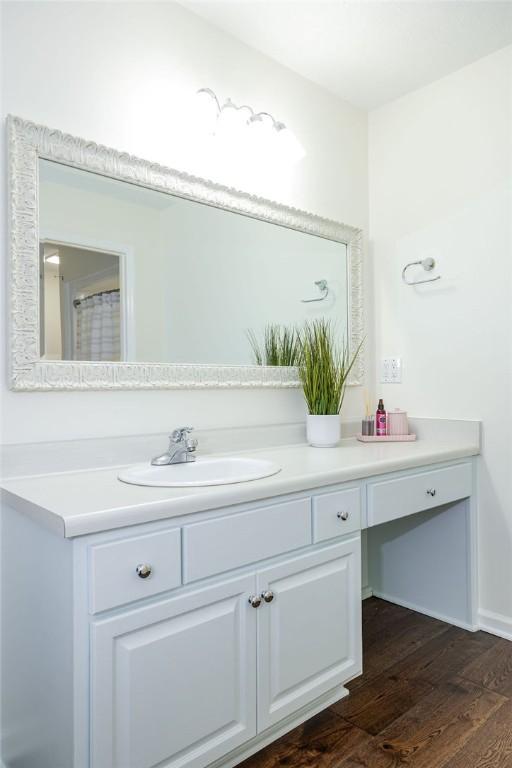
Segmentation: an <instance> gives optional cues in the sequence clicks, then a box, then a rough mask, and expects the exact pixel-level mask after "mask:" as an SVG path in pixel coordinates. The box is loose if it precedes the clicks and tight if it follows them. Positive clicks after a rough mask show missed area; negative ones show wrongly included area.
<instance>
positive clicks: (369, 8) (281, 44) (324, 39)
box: [182, 0, 512, 109]
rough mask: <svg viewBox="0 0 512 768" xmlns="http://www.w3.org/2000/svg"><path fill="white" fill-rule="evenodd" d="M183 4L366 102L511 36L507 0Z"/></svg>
mask: <svg viewBox="0 0 512 768" xmlns="http://www.w3.org/2000/svg"><path fill="white" fill-rule="evenodd" d="M182 4H183V5H185V6H186V7H187V8H189V9H190V10H193V11H194V12H195V13H197V14H199V15H200V16H202V17H203V18H205V19H207V20H208V21H210V22H211V23H212V24H214V25H215V26H217V27H219V28H221V29H223V30H224V31H226V32H228V33H230V34H231V35H233V36H234V37H236V38H238V39H239V40H241V41H242V42H244V43H246V44H247V45H249V46H251V47H252V48H255V49H257V50H258V51H261V52H262V53H264V54H266V55H267V56H269V57H271V58H272V59H275V60H276V61H278V62H280V63H281V64H284V65H285V66H287V67H289V68H290V69H292V70H294V71H295V72H297V73H298V74H300V75H302V76H303V77H306V78H308V79H309V80H312V81H313V82H315V83H317V84H318V85H321V86H323V87H324V88H327V89H328V90H329V91H331V92H333V93H335V94H337V95H338V96H340V97H341V98H342V99H345V100H346V101H349V102H351V103H352V104H355V105H356V106H359V107H363V108H365V109H373V108H374V107H378V106H380V105H382V104H385V103H386V102H388V101H391V100H392V99H396V98H398V97H399V96H403V95H404V94H405V93H408V92H409V91H412V90H415V89H416V88H420V87H421V86H423V85H426V84H427V83H430V82H433V81H434V80H437V79H439V78H440V77H444V76H445V75H447V74H449V73H450V72H454V71H455V70H457V69H460V68H461V67H463V66H465V65H466V64H469V63H471V62H472V61H476V60H477V59H479V58H481V57H482V56H486V55H487V54H489V53H492V52H493V51H496V50H498V49H499V48H503V47H504V46H506V45H509V44H511V43H512V0H502V1H501V2H495V1H494V0H464V1H462V0H430V1H427V0H407V2H404V0H380V1H378V0H348V2H347V0H337V1H335V0H317V1H316V2H315V1H314V0H313V1H311V0H310V1H309V2H302V1H301V0H183V3H182Z"/></svg>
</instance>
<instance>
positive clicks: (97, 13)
mask: <svg viewBox="0 0 512 768" xmlns="http://www.w3.org/2000/svg"><path fill="white" fill-rule="evenodd" d="M2 5H3V8H2V11H3V16H4V25H3V26H4V36H3V38H4V39H3V44H2V49H3V66H2V68H3V75H4V94H3V105H2V114H4V115H5V114H7V113H13V114H17V115H20V116H21V117H24V118H28V119H31V120H34V121H36V122H40V123H43V124H46V125H49V126H52V127H55V128H59V129H61V130H64V131H67V132H70V133H72V134H75V135H78V136H83V137H85V138H87V139H91V140H94V141H96V142H99V143H102V144H106V145H108V146H113V147H116V148H118V149H121V150H125V151H128V152H131V153H133V154H136V155H139V156H141V157H144V158H146V159H149V160H154V161H158V162H161V163H163V164H165V165H169V166H173V167H178V168H182V169H184V170H190V171H192V172H194V173H198V174H200V175H202V176H207V177H210V178H214V179H216V180H218V181H221V182H223V183H227V184H230V185H233V186H237V187H240V188H243V189H244V190H247V191H249V192H254V193H257V194H260V195H263V196H265V197H270V198H273V199H276V200H279V201H280V202H283V203H287V204H291V205H294V206H297V207H299V208H304V209H306V210H310V211H312V212H314V213H317V214H321V215H323V216H327V217H330V218H334V219H338V220H341V221H343V222H345V223H347V224H350V225H354V226H359V227H362V228H363V229H364V230H365V231H366V229H367V194H368V193H367V119H366V114H365V113H364V112H362V111H360V110H357V109H355V108H352V107H350V106H348V105H345V104H343V103H342V102H340V101H339V100H337V99H336V98H335V97H333V96H331V95H330V94H328V93H327V92H324V91H322V90H321V89H320V88H318V87H316V86H314V85H312V84H311V83H309V82H308V81H306V80H304V79H302V78H300V77H298V76H297V75H295V74H293V73H291V72H290V71H288V70H287V69H286V68H284V67H281V66H279V65H277V64H275V63H273V62H272V61H270V60H269V59H267V58H265V57H264V56H262V55H260V54H258V53H257V52H255V51H252V50H251V49H249V48H247V47H246V46H244V45H242V44H241V43H238V42H237V41H235V40H234V39H232V38H230V37H229V36H227V35H225V34H224V33H222V32H220V31H218V30H215V29H214V28H213V27H210V26H209V25H207V24H206V23H205V22H203V21H202V20H200V19H199V18H198V17H196V16H194V15H193V14H191V13H190V12H188V11H186V10H184V9H183V8H181V7H179V6H177V5H174V4H171V3H147V2H145V3H101V2H100V3H80V2H74V3H59V2H48V3H45V2H41V3H39V2H36V3H25V2H12V3H9V2H8V3H3V4H2ZM41 41H44V44H42V42H41ZM63 61H65V62H66V66H65V67H63V66H62V62H63ZM205 86H207V87H211V88H213V89H214V90H215V91H216V92H217V93H218V94H219V96H220V97H221V98H222V99H224V98H226V97H228V96H230V97H231V98H233V99H234V100H235V101H238V102H249V103H250V104H252V105H253V106H254V107H255V108H256V109H258V110H268V111H270V112H272V113H274V114H275V115H276V116H277V117H278V118H279V119H281V120H283V121H284V122H285V123H287V124H288V125H290V127H291V128H292V129H293V130H294V131H295V133H296V134H297V135H298V137H299V139H300V140H301V142H302V143H303V145H304V147H305V149H306V151H307V157H306V158H305V159H304V160H303V161H302V162H301V163H300V164H298V165H297V166H295V167H282V166H279V165H278V164H275V163H273V164H268V165H265V164H264V163H258V164H252V165H251V163H250V161H247V159H246V161H243V160H242V161H241V159H240V158H236V162H234V161H233V162H229V160H230V158H229V157H225V156H224V157H223V156H222V155H221V154H220V153H219V155H217V156H212V155H211V154H208V153H201V152H200V151H199V150H198V149H197V147H196V145H195V144H194V141H193V139H192V140H191V138H190V123H189V122H188V120H189V118H187V116H188V114H189V113H188V111H187V109H186V107H187V105H188V99H189V98H190V95H191V94H193V93H194V92H195V91H196V90H197V89H198V88H200V87H205ZM183 115H184V117H183ZM3 137H4V131H2V143H3V141H4V138H3ZM3 153H4V148H3V146H2V147H0V156H2V155H3ZM4 221H5V214H4V215H3V216H2V227H3V226H4ZM3 240H4V241H5V238H3ZM3 273H4V270H2V274H3ZM369 348H370V345H369V344H368V349H369ZM4 360H5V355H2V356H1V361H2V362H1V364H2V365H3V364H4ZM5 381H6V374H5V373H3V374H2V385H3V387H5ZM3 394H4V398H3V401H4V402H3V434H4V440H5V442H8V443H11V442H24V441H44V440H47V439H49V438H50V437H51V438H52V439H54V440H55V439H65V438H73V437H87V436H103V435H113V434H119V435H120V434H132V433H140V432H153V431H160V430H162V429H166V428H168V427H170V426H173V425H175V424H176V423H178V422H190V423H192V424H194V425H196V426H198V427H202V428H207V427H215V426H218V425H221V424H222V425H225V426H230V425H236V424H244V423H247V422H251V423H256V424H257V423H269V422H286V421H293V420H297V419H300V418H302V417H303V414H304V406H303V402H302V396H301V394H300V392H298V391H285V390H274V391H264V390H261V391H238V392H236V393H234V392H229V391H216V392H191V391H188V392H165V391H160V392H117V393H104V392H97V393H96V392H90V393H11V392H6V391H4V393H3ZM359 411H360V392H359V390H354V391H352V392H351V393H350V396H349V397H348V398H347V400H346V406H345V416H346V417H349V416H350V415H355V414H358V413H359Z"/></svg>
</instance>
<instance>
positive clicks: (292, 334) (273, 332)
mask: <svg viewBox="0 0 512 768" xmlns="http://www.w3.org/2000/svg"><path fill="white" fill-rule="evenodd" d="M247 337H248V339H249V343H250V345H251V347H252V353H253V356H254V361H255V363H256V365H281V366H293V365H298V364H299V357H300V343H299V335H298V333H297V331H296V330H295V328H288V327H287V326H286V325H284V326H282V325H272V324H271V325H267V326H266V327H265V332H264V336H263V347H262V346H261V345H260V343H259V341H258V339H257V337H256V334H255V333H254V331H248V332H247Z"/></svg>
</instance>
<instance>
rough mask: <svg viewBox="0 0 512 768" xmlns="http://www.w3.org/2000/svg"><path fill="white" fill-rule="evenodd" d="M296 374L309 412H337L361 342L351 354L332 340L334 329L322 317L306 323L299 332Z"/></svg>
mask: <svg viewBox="0 0 512 768" xmlns="http://www.w3.org/2000/svg"><path fill="white" fill-rule="evenodd" d="M299 337H300V348H301V354H300V360H299V377H300V380H301V383H302V388H303V390H304V398H305V400H306V403H307V406H308V410H309V413H310V414H311V415H314V416H327V415H335V414H338V413H339V412H340V411H341V406H342V405H343V400H344V397H345V391H346V386H347V379H348V376H349V374H350V371H351V370H352V367H353V365H354V363H355V361H356V359H357V356H358V354H359V352H360V350H361V347H362V345H363V342H361V344H360V345H359V346H358V348H357V349H356V351H355V352H354V354H353V355H352V356H351V355H350V352H349V349H348V346H347V345H346V344H345V343H344V342H343V343H342V344H341V346H340V345H338V344H337V341H336V333H335V328H334V326H333V324H332V323H331V321H330V320H327V319H325V318H322V319H319V320H313V321H312V322H309V323H306V325H305V326H304V328H303V329H302V331H301V332H300V334H299Z"/></svg>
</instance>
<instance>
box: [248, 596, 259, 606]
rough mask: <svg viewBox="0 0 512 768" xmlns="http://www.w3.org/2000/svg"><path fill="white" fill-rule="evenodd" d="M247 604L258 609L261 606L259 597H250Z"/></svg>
mask: <svg viewBox="0 0 512 768" xmlns="http://www.w3.org/2000/svg"><path fill="white" fill-rule="evenodd" d="M249 603H250V605H252V607H253V608H259V607H260V605H261V597H260V596H259V595H251V596H250V598H249Z"/></svg>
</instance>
